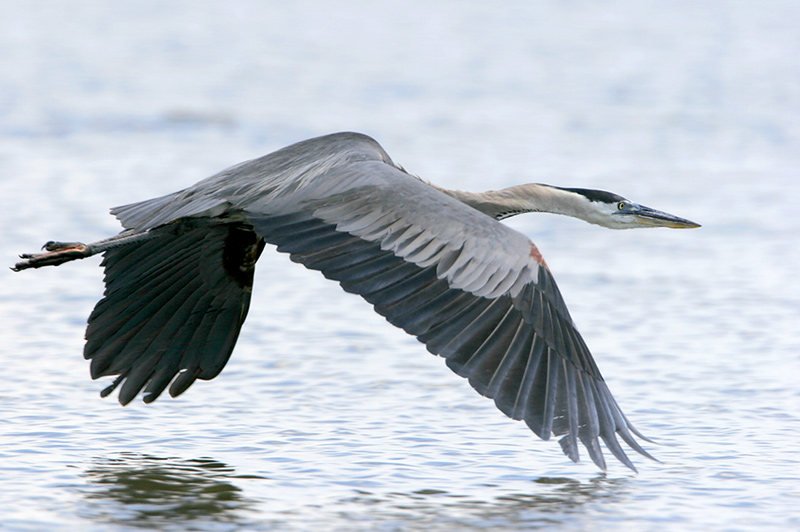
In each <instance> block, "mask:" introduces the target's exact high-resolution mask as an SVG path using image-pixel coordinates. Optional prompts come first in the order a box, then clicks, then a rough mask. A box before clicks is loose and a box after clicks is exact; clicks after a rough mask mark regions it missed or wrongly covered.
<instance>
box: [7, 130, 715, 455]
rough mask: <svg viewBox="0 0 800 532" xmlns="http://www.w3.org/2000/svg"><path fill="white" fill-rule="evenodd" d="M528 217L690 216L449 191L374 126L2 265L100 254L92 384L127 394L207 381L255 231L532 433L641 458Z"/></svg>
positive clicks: (245, 279)
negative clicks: (522, 219) (521, 224)
mask: <svg viewBox="0 0 800 532" xmlns="http://www.w3.org/2000/svg"><path fill="white" fill-rule="evenodd" d="M527 212H549V213H556V214H563V215H567V216H572V217H575V218H580V219H582V220H585V221H587V222H589V223H592V224H597V225H601V226H604V227H608V228H611V229H628V228H635V227H673V228H691V227H699V225H698V224H696V223H694V222H691V221H689V220H685V219H683V218H678V217H676V216H672V215H670V214H667V213H664V212H661V211H657V210H654V209H651V208H648V207H644V206H642V205H638V204H636V203H632V202H630V201H628V200H627V199H625V198H623V197H621V196H618V195H616V194H612V193H610V192H604V191H600V190H588V189H581V188H560V187H554V186H549V185H542V184H527V185H520V186H515V187H510V188H506V189H502V190H495V191H489V192H484V193H473V192H464V191H459V190H446V189H443V188H440V187H437V186H434V185H431V184H429V183H426V182H425V181H422V180H421V179H419V178H417V177H414V176H412V175H410V174H408V173H407V172H406V171H405V170H404V169H403V168H402V167H401V166H399V165H397V164H395V163H394V162H392V159H391V158H390V157H389V155H388V154H387V153H386V152H385V151H384V150H383V148H382V147H381V146H380V145H379V144H378V143H377V142H376V141H375V140H373V139H372V138H370V137H367V136H365V135H362V134H358V133H336V134H332V135H327V136H323V137H319V138H314V139H310V140H306V141H303V142H299V143H297V144H293V145H291V146H288V147H286V148H283V149H281V150H278V151H276V152H274V153H271V154H269V155H266V156H264V157H261V158H258V159H254V160H252V161H247V162H244V163H241V164H239V165H236V166H233V167H231V168H229V169H227V170H224V171H222V172H220V173H218V174H216V175H214V176H211V177H209V178H207V179H205V180H203V181H200V182H199V183H197V184H195V185H193V186H191V187H189V188H186V189H184V190H181V191H179V192H175V193H173V194H168V195H166V196H162V197H159V198H154V199H150V200H147V201H142V202H139V203H132V204H130V205H125V206H122V207H116V208H113V209H111V213H112V214H113V215H115V216H116V217H117V218H118V219H119V221H120V222H121V224H122V226H123V227H124V230H123V231H122V232H121V233H119V234H118V235H116V236H113V237H111V238H108V239H105V240H101V241H99V242H95V243H92V244H83V243H80V242H48V243H47V244H45V246H44V250H45V251H44V252H43V253H35V254H24V255H21V256H20V258H21V259H23V260H22V261H21V262H19V263H17V264H16V266H15V267H14V268H13V269H15V270H24V269H28V268H39V267H42V266H55V265H59V264H62V263H65V262H69V261H72V260H75V259H82V258H86V257H89V256H92V255H95V254H98V253H102V254H103V255H104V258H103V261H102V264H101V265H102V266H103V267H104V268H105V285H106V290H105V294H104V297H103V298H102V299H101V300H100V301H99V302H98V303H97V305H96V306H95V308H94V310H93V312H92V313H91V315H90V316H89V320H88V327H87V330H86V346H85V349H84V356H85V357H86V358H87V359H90V360H91V376H92V378H93V379H96V378H98V377H102V376H116V379H115V380H114V382H113V383H112V384H111V385H110V386H108V387H107V388H106V389H104V390H103V391H102V392H101V395H102V396H104V397H105V396H107V395H108V394H110V393H111V392H112V391H114V390H115V389H116V388H118V387H119V401H120V403H122V404H123V405H124V404H127V403H128V402H130V401H131V400H132V399H134V398H135V397H136V396H137V394H138V393H139V392H140V391H142V390H143V399H144V401H145V402H146V403H150V402H152V401H155V400H156V398H158V396H159V395H160V394H161V393H162V392H163V391H164V389H165V388H166V387H167V386H169V394H170V395H171V396H173V397H176V396H178V395H180V394H181V393H183V392H184V391H186V389H187V388H188V387H189V386H190V385H191V384H192V383H193V382H194V381H195V380H196V379H202V380H209V379H213V378H214V377H216V376H217V375H218V374H219V372H220V371H221V370H222V368H223V367H224V366H225V364H226V362H227V361H228V358H229V357H230V355H231V351H232V350H233V347H234V345H235V344H236V339H237V337H238V335H239V331H240V329H241V327H242V323H243V322H244V319H245V316H246V315H247V311H248V308H249V305H250V295H251V291H252V286H253V273H254V268H255V264H256V261H257V260H258V258H259V256H260V255H261V252H262V251H263V249H264V247H265V245H266V244H271V245H273V246H276V247H277V250H278V251H281V252H284V253H289V255H290V257H291V259H292V260H293V261H294V262H299V263H301V264H303V265H304V266H305V267H307V268H310V269H312V270H319V271H320V272H322V274H323V275H324V276H325V277H327V278H328V279H333V280H335V281H338V282H339V284H340V285H341V286H342V288H343V289H344V290H345V291H347V292H352V293H355V294H358V295H360V296H361V297H363V298H364V299H365V300H367V302H369V303H370V304H371V305H372V306H373V307H374V309H375V311H376V312H378V313H379V314H380V315H382V316H384V317H385V318H386V320H387V321H389V323H391V324H393V325H395V326H397V327H400V328H401V329H403V330H404V331H406V332H407V333H409V334H411V335H413V336H415V337H416V338H417V339H418V340H419V341H420V342H422V343H423V344H425V346H426V347H427V349H428V351H430V352H431V353H433V354H436V355H439V356H442V357H444V358H445V359H446V363H447V365H448V367H450V369H452V370H453V371H454V372H455V373H457V374H458V375H460V376H462V377H465V378H466V379H468V380H469V383H470V384H471V385H472V387H473V388H475V390H477V392H478V393H480V394H481V395H483V396H485V397H489V398H491V399H494V402H495V405H497V407H498V408H499V409H500V410H501V411H502V412H503V413H505V414H506V415H507V416H509V417H511V418H512V419H516V420H524V421H525V423H526V424H527V425H528V427H530V428H531V430H533V432H535V433H536V434H537V435H538V436H539V437H540V438H542V439H544V440H547V439H549V438H550V436H551V435H555V436H558V437H560V440H559V442H560V444H561V447H562V449H563V451H564V453H565V454H566V455H567V456H568V457H569V458H570V459H572V460H573V461H576V462H577V461H578V459H579V449H578V442H579V441H580V442H581V443H582V444H583V446H584V447H585V448H586V451H587V452H588V454H589V456H590V457H591V459H592V460H593V461H594V463H595V464H597V465H598V466H599V467H600V468H602V469H605V467H606V463H605V459H604V457H603V452H602V450H601V447H600V440H602V441H603V442H604V443H605V446H606V447H607V448H608V450H609V451H610V452H611V453H612V454H613V455H614V456H615V457H616V458H617V459H618V460H620V461H621V462H622V463H623V464H625V465H626V466H628V467H629V468H631V469H633V470H634V471H635V470H636V468H635V467H634V465H633V463H632V462H631V460H630V459H629V458H628V456H627V455H626V454H625V452H624V450H623V448H622V445H621V444H620V442H619V441H618V439H617V437H619V438H621V439H622V440H623V441H624V442H625V443H626V444H627V445H628V446H630V447H631V448H632V449H634V450H635V451H637V452H639V453H641V454H643V455H644V456H647V457H649V458H652V457H651V456H650V455H649V454H648V453H647V451H645V450H644V449H643V448H642V447H641V445H640V444H639V443H638V442H637V440H636V439H635V438H634V435H636V436H638V437H639V438H642V439H645V440H646V438H645V437H644V436H642V435H641V433H639V432H638V431H637V430H636V429H635V428H634V427H633V425H632V424H631V423H630V422H629V421H628V420H627V418H626V417H625V415H624V414H623V413H622V410H621V409H620V408H619V406H618V405H617V402H616V401H615V400H614V398H613V397H612V395H611V392H610V391H609V389H608V387H607V386H606V383H605V381H604V380H603V377H602V376H601V375H600V371H599V370H598V368H597V366H596V364H595V362H594V360H593V359H592V356H591V354H590V353H589V349H588V348H587V347H586V344H585V343H584V341H583V338H581V336H580V334H579V333H578V331H577V329H576V328H575V324H574V323H573V321H572V319H571V318H570V315H569V312H568V311H567V307H566V305H565V304H564V301H563V299H562V297H561V294H560V292H559V290H558V288H557V287H556V284H555V281H554V279H553V275H552V273H551V272H550V269H549V268H548V266H547V263H546V262H545V261H544V259H543V258H542V256H541V254H540V253H539V250H538V249H537V248H536V246H535V245H534V244H533V243H532V242H531V241H530V240H529V239H528V238H527V237H525V236H524V235H522V234H521V233H519V232H517V231H515V230H513V229H511V228H509V227H508V226H506V225H504V224H502V223H500V220H503V219H505V218H508V217H510V216H513V215H516V214H521V213H527Z"/></svg>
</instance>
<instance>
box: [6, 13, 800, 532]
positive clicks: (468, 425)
mask: <svg viewBox="0 0 800 532" xmlns="http://www.w3.org/2000/svg"><path fill="white" fill-rule="evenodd" d="M798 21H800V4H798V3H797V2H794V1H791V0H785V1H780V0H774V1H773V0H767V1H764V2H745V1H736V0H710V1H706V2H690V1H682V0H679V1H675V2H669V3H664V2H654V1H649V0H645V1H633V0H608V1H580V0H574V1H567V0H564V1H557V0H547V1H536V2H528V1H524V2H523V1H508V2H499V3H487V2H472V1H459V2H455V1H445V2H435V3H434V2H419V1H408V2H392V3H374V2H360V1H349V2H317V1H314V2H311V1H303V0H301V1H298V2H291V3H287V2H257V1H244V0H242V1H228V2H218V1H210V0H209V1H202V2H197V1H191V2H190V1H172V2H157V1H139V2H131V3H119V2H88V1H76V2H57V1H40V0H30V1H26V2H10V1H2V2H0V187H2V188H1V189H0V190H2V194H0V227H2V232H0V249H2V251H3V254H4V255H3V256H4V257H6V263H7V265H9V266H10V265H12V264H13V263H14V261H15V258H16V255H17V254H18V253H22V252H32V251H35V250H36V249H38V247H39V246H41V245H42V244H43V243H44V242H45V241H47V240H67V241H69V240H81V241H85V242H88V241H94V240H98V239H101V238H104V237H107V236H110V235H112V234H114V233H115V232H117V231H118V230H119V225H118V224H117V222H116V220H114V218H113V217H111V216H109V215H108V208H109V207H112V206H115V205H121V204H125V203H130V202H134V201H137V200H142V199H146V198H149V197H154V196H158V195H161V194H166V193H169V192H173V191H175V190H178V189H181V188H184V187H186V186H188V185H191V184H192V183H194V182H195V181H198V180H199V179H202V178H204V177H206V176H208V175H211V174H213V173H216V172H217V171H219V170H221V169H223V168H225V167H227V166H230V165H233V164H235V163H238V162H240V161H242V160H246V159H250V158H254V157H257V156H260V155H263V154H265V153H268V152H270V151H273V150H275V149H278V148H280V147H283V146H285V145H287V144H290V143H292V142H295V141H298V140H302V139H305V138H309V137H313V136H317V135H322V134H326V133H330V132H334V131H341V130H354V131H360V132H363V133H366V134H369V135H371V136H373V137H374V138H375V139H377V140H378V141H379V142H380V143H381V144H382V145H383V147H384V148H385V149H386V150H387V151H388V153H389V154H390V155H391V156H392V158H393V159H394V161H396V162H397V163H399V164H401V165H403V166H404V167H405V168H406V169H407V170H408V171H410V172H411V173H414V174H416V175H419V176H421V177H422V178H423V179H426V180H430V181H432V182H435V183H436V184H438V185H441V186H445V187H449V188H462V189H471V190H485V189H495V188H501V187H505V186H510V185H514V184H519V183H524V182H544V183H550V184H554V185H559V186H577V187H588V188H600V189H605V190H610V191H613V192H616V193H618V194H621V195H623V196H626V197H628V198H630V199H631V200H633V201H635V202H639V203H642V204H645V205H648V206H651V207H654V208H657V209H661V210H665V211H667V212H671V213H673V214H676V215H678V216H682V217H686V218H689V219H692V220H695V221H697V222H699V223H701V224H703V228H702V229H699V230H694V231H666V230H659V231H637V232H612V231H607V230H604V229H602V228H597V227H593V226H589V225H587V224H583V223H582V222H579V221H576V220H570V219H565V218H558V217H553V216H545V215H529V216H524V217H518V218H517V219H514V220H512V221H510V222H509V223H510V224H511V225H513V226H514V227H515V228H517V229H518V230H520V231H522V232H524V233H525V234H526V235H528V236H529V237H530V238H532V239H533V240H534V241H535V242H536V244H537V246H538V247H539V248H540V249H541V251H542V253H543V254H544V256H545V257H546V259H547V262H548V264H549V265H550V267H551V268H552V270H553V272H554V273H555V276H556V278H557V279H558V281H559V286H560V288H561V290H562V293H563V294H564V297H565V299H566V301H567V304H568V305H569V307H570V310H571V312H572V315H573V318H574V319H575V321H576V323H577V324H578V326H579V329H580V330H581V331H582V332H583V334H584V337H585V338H586V340H587V343H588V345H589V346H590V348H592V350H593V352H594V353H595V357H596V359H597V362H598V365H599V366H600V368H601V370H602V371H603V373H604V375H605V377H606V380H607V381H608V382H609V385H610V387H611V389H612V391H613V392H614V393H615V396H616V398H617V400H618V402H619V403H620V405H621V406H622V408H623V410H624V411H626V413H627V414H628V416H629V418H630V419H631V420H632V421H633V422H634V423H635V424H636V425H637V427H638V428H639V429H640V430H642V431H643V432H644V433H645V434H647V435H649V436H651V437H653V438H654V439H655V440H656V441H657V442H659V444H658V445H651V446H648V449H649V450H650V451H651V452H653V453H654V454H655V455H656V456H657V457H658V458H659V459H660V460H661V462H660V463H655V462H650V461H646V460H645V459H641V460H638V459H637V460H636V463H637V466H638V467H639V471H640V473H639V474H638V475H634V474H631V473H630V472H628V471H626V470H624V468H623V467H622V466H620V465H619V464H611V465H610V467H609V471H608V473H602V472H599V471H597V470H596V469H595V468H594V466H593V465H592V464H591V463H590V462H588V460H585V461H583V462H581V463H580V464H577V465H575V464H572V463H570V462H569V461H568V460H567V459H566V458H565V457H564V456H563V455H562V454H561V452H560V449H559V446H558V445H557V444H555V442H541V441H539V440H538V439H537V438H535V436H533V435H532V434H531V433H530V432H529V431H528V430H527V428H526V427H524V426H523V425H522V424H519V423H514V422H511V421H510V420H508V419H505V418H504V416H503V415H502V414H501V413H500V412H498V411H497V410H496V409H495V408H494V406H493V405H492V404H491V402H490V401H487V400H485V399H483V398H481V397H479V396H478V395H477V394H475V393H474V392H473V391H472V390H471V389H470V387H469V385H468V384H467V383H466V382H464V381H463V380H461V379H459V378H457V377H455V376H454V375H452V374H451V373H450V371H449V370H448V369H447V368H446V367H445V366H444V364H443V362H442V361H441V360H439V359H437V358H435V357H432V356H430V355H429V354H428V353H427V352H426V351H425V349H424V347H423V346H422V345H420V344H418V343H417V342H416V341H415V340H414V339H413V338H407V337H405V335H403V334H402V333H401V332H400V331H396V330H394V329H393V328H392V327H391V326H389V325H388V324H386V323H385V322H384V320H383V319H382V318H380V317H378V316H376V315H374V313H373V312H372V311H371V309H370V308H369V306H368V305H366V304H364V303H363V302H362V301H360V300H359V299H358V298H355V297H352V296H346V295H345V294H343V293H342V292H341V290H340V289H339V288H338V287H337V286H336V285H335V284H334V283H329V282H328V281H325V280H324V279H322V277H321V276H320V275H318V274H315V273H313V272H307V271H305V270H303V269H302V268H301V267H299V266H298V265H295V264H292V263H290V261H288V259H287V258H286V257H284V256H279V255H278V254H276V253H274V252H271V253H268V252H269V251H271V250H267V251H268V252H265V254H264V256H263V258H262V260H261V261H260V263H259V268H258V271H257V279H256V287H255V293H254V299H253V304H252V307H251V312H250V316H249V318H248V322H247V324H246V325H245V328H244V330H243V332H242V336H241V337H240V341H239V345H238V346H237V349H236V351H235V352H234V356H233V357H232V359H231V362H230V363H229V365H228V367H227V368H226V369H225V371H224V372H223V373H222V375H221V376H220V377H219V378H218V379H216V380H214V381H213V382H211V383H197V384H195V385H194V386H193V387H192V389H190V390H189V392H187V393H186V394H185V395H184V396H182V397H181V398H180V399H178V400H172V399H169V398H164V399H161V400H160V401H158V402H157V403H156V404H154V405H151V406H148V407H145V406H144V405H142V404H135V405H130V406H128V407H126V408H124V409H123V408H121V407H119V405H118V404H116V402H115V401H114V400H113V399H111V398H109V399H106V400H100V399H99V398H98V397H97V392H98V391H99V390H100V389H102V388H103V387H104V386H105V384H104V383H98V382H92V381H91V380H90V379H89V376H88V364H87V363H86V362H85V361H83V360H82V357H81V350H82V337H83V328H84V326H85V320H86V317H87V316H88V314H89V312H90V311H91V309H92V307H93V305H94V303H95V302H96V301H97V299H98V298H99V297H101V295H102V282H101V280H102V272H101V270H99V269H98V268H97V267H96V266H97V264H98V263H99V259H97V258H95V259H91V260H90V261H85V263H78V264H70V265H68V266H64V267H63V268H57V269H55V268H53V269H50V270H41V271H35V272H24V273H19V274H13V273H11V272H10V271H8V270H6V272H4V273H2V274H0V283H2V286H3V290H2V291H0V332H2V338H3V343H2V346H1V347H0V366H1V367H2V370H0V405H2V411H3V414H2V416H0V458H2V460H0V485H2V486H3V488H2V489H0V513H2V515H3V516H4V524H3V526H5V527H7V528H8V529H9V530H42V529H47V530H75V529H81V530H108V529H137V528H146V529H159V530H239V529H241V530H308V529H310V528H317V529H319V528H323V529H327V530H417V529H420V530H421V529H425V530H428V531H432V530H494V531H497V530H529V529H535V528H540V527H545V526H546V527H548V528H551V529H565V530H574V529H577V530H583V529H586V530H591V529H594V528H600V527H614V529H618V530H637V531H638V530H687V529H702V530H787V529H794V528H799V527H800V511H798V510H797V508H800V490H799V489H798V485H800V484H799V482H800V446H799V445H798V443H797V442H798V439H799V438H798V437H800V429H799V427H800V423H799V422H800V416H798V410H800V394H798V391H797V381H798V378H799V377H800V362H799V361H798V350H799V349H800V339H799V338H798V334H797V332H796V331H797V323H800V287H799V286H798V283H797V272H798V271H800V270H798V266H800V217H798V215H797V212H798V208H800V172H799V171H800V60H798V57H800V25H798ZM90 262H91V264H90Z"/></svg>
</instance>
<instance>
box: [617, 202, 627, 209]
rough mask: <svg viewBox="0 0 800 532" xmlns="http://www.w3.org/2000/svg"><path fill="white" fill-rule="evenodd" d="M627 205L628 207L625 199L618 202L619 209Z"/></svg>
mask: <svg viewBox="0 0 800 532" xmlns="http://www.w3.org/2000/svg"><path fill="white" fill-rule="evenodd" d="M625 207H627V205H625V202H624V201H620V202H619V203H617V209H619V210H623V209H624V208H625Z"/></svg>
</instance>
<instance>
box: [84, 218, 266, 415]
mask: <svg viewBox="0 0 800 532" xmlns="http://www.w3.org/2000/svg"><path fill="white" fill-rule="evenodd" d="M263 247H264V242H263V240H261V239H259V238H258V237H257V236H256V234H255V233H254V232H253V231H252V229H251V228H250V227H248V226H246V225H243V224H241V223H223V222H220V221H216V220H212V219H209V218H201V219H192V218H189V219H184V220H182V221H178V222H174V223H172V224H170V225H166V226H163V227H159V228H157V229H154V230H153V237H152V238H150V239H148V240H145V241H142V242H137V243H134V244H129V245H126V246H124V247H119V248H114V249H111V250H109V251H107V252H106V253H105V257H104V259H103V263H102V265H103V266H104V267H105V283H106V291H105V297H103V299H101V300H100V301H99V302H98V303H97V305H96V306H95V308H94V311H93V312H92V314H91V315H90V317H89V325H88V327H87V329H86V346H85V348H84V356H85V357H86V358H87V359H91V361H92V364H91V374H92V378H98V377H101V376H106V375H118V377H117V379H116V380H115V381H114V383H113V384H112V385H111V386H109V387H108V388H106V389H105V390H103V392H102V395H103V396H105V395H108V394H109V393H111V392H112V391H113V390H114V389H115V388H116V387H117V386H118V385H119V384H120V383H122V388H121V389H120V392H119V401H120V402H121V403H122V404H127V403H128V402H130V401H131V400H132V399H133V398H134V397H135V396H136V394H137V393H138V392H139V391H140V390H141V389H142V388H143V387H144V392H145V396H144V400H145V401H146V402H151V401H155V400H156V398H157V397H158V396H159V395H160V394H161V392H162V391H164V389H165V388H166V386H167V385H168V384H169V383H170V382H171V381H173V379H174V381H173V382H172V385H171V386H170V394H171V395H172V396H177V395H179V394H181V393H182V392H183V391H184V390H186V388H188V387H189V386H190V385H191V384H192V383H193V382H194V381H195V379H204V380H208V379H213V378H214V377H216V376H217V374H219V372H220V371H221V370H222V368H223V367H224V366H225V363H226V362H227V361H228V358H229V357H230V354H231V351H232V350H233V346H234V345H235V344H236V339H237V337H238V336H239V330H240V329H241V327H242V323H244V319H245V316H246V315H247V310H248V307H249V305H250V294H251V291H252V286H253V272H254V266H255V261H256V259H257V258H258V256H259V254H260V253H261V250H262V249H263ZM176 375H178V377H177V378H175V376H176ZM123 381H124V382H123Z"/></svg>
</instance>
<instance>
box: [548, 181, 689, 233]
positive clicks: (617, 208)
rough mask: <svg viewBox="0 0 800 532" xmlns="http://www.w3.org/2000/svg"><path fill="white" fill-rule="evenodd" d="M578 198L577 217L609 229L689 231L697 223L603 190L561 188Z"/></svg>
mask: <svg viewBox="0 0 800 532" xmlns="http://www.w3.org/2000/svg"><path fill="white" fill-rule="evenodd" d="M562 190H566V191H568V192H572V193H574V194H578V195H579V196H582V198H583V199H584V201H582V202H581V203H583V209H582V210H583V213H581V214H582V215H579V217H581V218H583V219H584V220H586V221H587V222H590V223H593V224H597V225H602V226H603V227H608V228H609V229H634V228H639V227H671V228H673V229H692V228H695V227H700V224H698V223H695V222H692V221H691V220H687V219H685V218H679V217H678V216H674V215H672V214H668V213H666V212H663V211H659V210H656V209H652V208H650V207H645V206H644V205H639V204H638V203H634V202H632V201H630V200H628V199H626V198H623V197H622V196H619V195H617V194H614V193H611V192H606V191H604V190H591V189H584V188H569V189H562Z"/></svg>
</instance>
